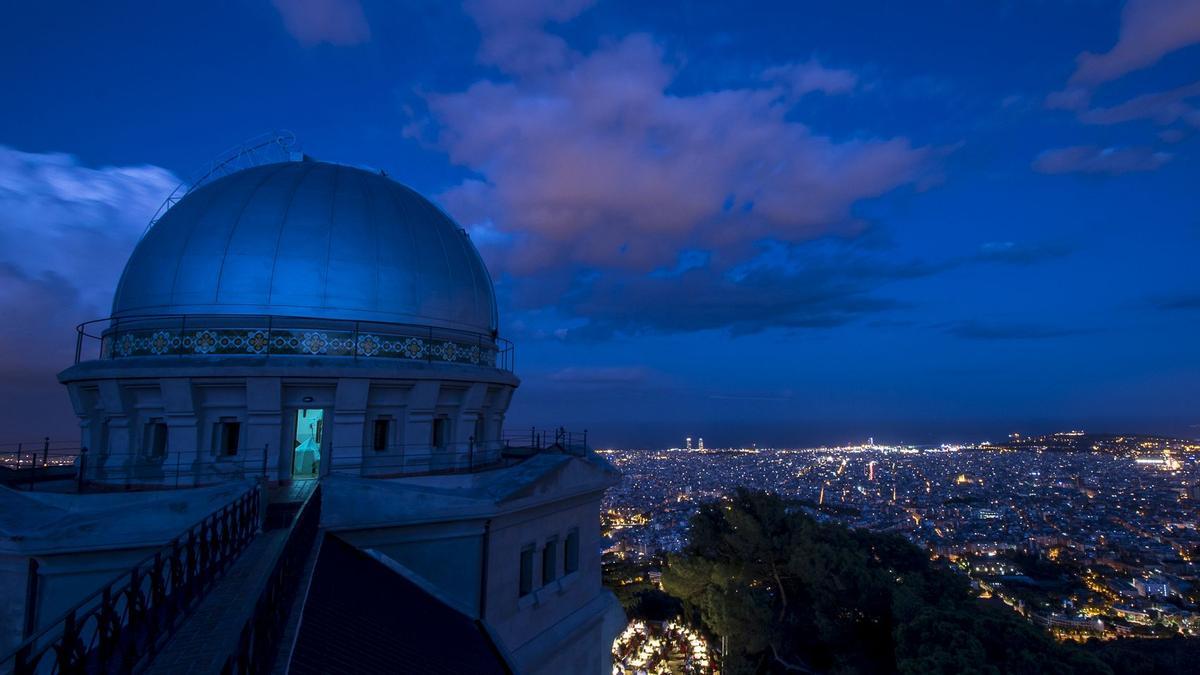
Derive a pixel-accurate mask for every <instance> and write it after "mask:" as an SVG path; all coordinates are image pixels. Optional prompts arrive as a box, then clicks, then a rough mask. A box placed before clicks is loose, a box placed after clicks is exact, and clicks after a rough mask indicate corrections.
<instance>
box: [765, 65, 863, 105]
mask: <svg viewBox="0 0 1200 675" xmlns="http://www.w3.org/2000/svg"><path fill="white" fill-rule="evenodd" d="M763 79H765V80H768V81H772V82H777V83H779V84H782V85H784V86H786V87H787V88H788V89H789V90H790V93H791V95H792V96H794V97H800V96H803V95H804V94H807V93H810V92H814V91H819V92H822V93H824V94H845V93H848V92H850V91H853V90H854V88H855V87H856V86H858V75H856V74H855V73H854V71H851V70H845V69H841V68H826V67H825V66H823V65H821V64H820V63H818V62H817V61H816V59H810V60H808V61H805V62H803V63H791V64H788V65H785V66H773V67H771V68H767V69H766V70H764V71H763Z"/></svg>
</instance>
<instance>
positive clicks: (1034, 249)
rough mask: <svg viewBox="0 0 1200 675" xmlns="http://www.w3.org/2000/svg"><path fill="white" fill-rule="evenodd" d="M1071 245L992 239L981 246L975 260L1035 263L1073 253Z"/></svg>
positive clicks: (1018, 263) (1019, 263) (1022, 263)
mask: <svg viewBox="0 0 1200 675" xmlns="http://www.w3.org/2000/svg"><path fill="white" fill-rule="evenodd" d="M1071 251H1072V249H1071V247H1069V246H1065V245H1062V244H1023V243H1020V242H1013V241H990V242H988V243H986V244H983V245H982V246H980V247H979V253H977V254H976V255H975V258H974V259H975V260H978V261H980V262H996V263H1008V264H1013V265H1033V264H1036V263H1040V262H1045V261H1047V260H1053V259H1055V258H1062V257H1065V256H1068V255H1070V254H1071Z"/></svg>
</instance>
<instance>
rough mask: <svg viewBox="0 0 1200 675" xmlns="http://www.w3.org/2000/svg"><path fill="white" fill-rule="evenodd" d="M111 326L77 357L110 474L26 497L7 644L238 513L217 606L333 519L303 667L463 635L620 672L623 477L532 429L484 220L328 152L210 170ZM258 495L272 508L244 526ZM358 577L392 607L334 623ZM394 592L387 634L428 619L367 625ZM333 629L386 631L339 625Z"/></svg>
mask: <svg viewBox="0 0 1200 675" xmlns="http://www.w3.org/2000/svg"><path fill="white" fill-rule="evenodd" d="M92 325H94V326H95V328H88V327H86V326H85V329H84V332H83V333H82V334H81V341H80V344H79V349H78V350H77V353H78V356H77V362H76V363H75V364H74V365H73V366H71V367H69V368H67V369H66V370H65V371H63V372H62V373H61V374H60V376H59V379H60V380H61V381H62V382H63V383H64V384H65V385H66V387H67V389H68V391H69V393H70V399H71V402H72V405H73V406H74V409H75V411H76V413H77V415H78V416H79V419H80V425H81V431H82V445H83V446H84V447H86V448H87V451H86V452H84V453H83V454H82V457H81V459H80V462H79V470H78V471H79V476H78V479H79V483H78V485H79V487H80V488H84V489H79V490H78V491H76V492H64V493H62V494H53V495H49V494H39V493H18V492H14V491H11V490H5V491H4V493H3V494H0V501H2V502H3V503H0V508H3V509H4V511H5V513H6V515H7V516H8V518H6V519H5V520H4V521H3V522H0V528H3V530H2V531H0V535H3V536H2V537H0V580H2V581H4V582H5V583H6V587H7V588H8V589H10V591H9V592H6V596H5V606H4V608H3V614H2V615H0V652H7V651H8V650H9V649H11V648H13V647H15V646H17V645H18V644H19V643H20V642H21V640H22V638H27V637H29V636H33V638H32V642H31V640H30V639H26V640H25V646H24V649H25V650H26V653H25V655H24V656H21V655H18V658H32V657H36V656H37V654H38V651H39V649H41V646H42V645H44V644H48V643H50V642H52V641H53V640H55V639H58V638H56V637H55V635H56V633H55V631H58V632H59V633H61V631H62V629H63V627H62V626H60V625H57V624H56V623H55V621H56V619H57V618H58V617H59V615H61V614H62V612H63V611H65V610H68V609H70V608H72V607H76V606H77V605H78V603H79V602H80V601H82V600H84V596H86V595H88V594H89V593H90V592H92V591H94V590H96V589H97V588H100V587H101V586H102V585H103V584H104V583H106V582H107V581H108V580H109V579H111V578H112V577H114V576H115V575H117V574H119V573H121V572H122V571H125V570H128V569H129V568H130V566H131V565H134V564H135V563H137V561H138V560H141V559H144V558H145V557H146V556H147V555H150V554H153V553H155V552H156V551H160V548H161V547H162V546H163V545H164V544H167V543H168V542H171V541H172V539H173V538H175V537H176V536H178V535H180V534H181V533H187V532H190V531H189V530H188V528H189V527H190V526H192V524H193V523H195V522H196V521H197V520H199V519H201V518H202V517H204V516H205V515H206V514H209V513H211V512H212V511H214V510H218V515H220V514H221V513H227V511H222V509H229V508H234V509H235V511H236V513H233V514H232V515H230V516H229V519H227V520H226V521H221V522H222V524H219V525H218V526H217V528H218V530H219V528H220V527H225V528H226V530H222V531H216V533H215V534H213V535H212V536H213V537H216V538H220V537H224V539H220V542H218V541H217V539H213V541H214V542H216V543H214V544H213V545H214V546H218V547H220V548H219V550H218V552H217V553H212V554H211V556H216V557H217V558H221V556H225V558H222V560H223V562H221V565H222V566H223V567H222V569H216V570H215V571H214V572H213V576H214V579H215V581H213V583H215V584H216V586H215V588H216V590H214V591H212V592H211V593H210V594H209V595H208V597H205V598H202V599H199V600H198V601H197V602H199V603H211V602H216V601H217V600H216V599H215V598H217V597H219V596H221V592H220V589H221V587H222V585H228V584H238V583H242V584H246V583H250V584H251V587H250V588H249V589H248V590H247V591H246V592H245V593H240V592H239V593H238V594H234V595H236V596H238V597H239V598H240V599H239V603H242V602H244V603H245V604H246V605H247V606H248V607H250V608H253V607H254V598H257V597H260V596H261V597H267V595H269V594H267V593H266V590H265V589H266V586H262V587H261V588H260V587H257V586H253V582H252V581H253V580H251V581H247V580H246V579H244V578H241V577H239V575H237V574H223V572H224V567H229V566H232V567H238V566H247V565H249V566H253V565H260V566H263V567H264V569H272V567H271V565H269V564H268V562H270V561H271V560H276V558H272V557H268V558H261V556H276V557H277V558H278V560H279V561H283V560H284V559H286V558H287V557H288V554H287V550H289V549H288V548H287V547H289V546H291V545H292V544H291V540H292V539H296V538H297V537H300V536H301V535H300V531H301V530H302V529H304V525H303V523H306V522H308V521H306V520H305V518H306V515H305V514H308V515H309V517H310V519H311V520H312V524H313V528H312V529H314V530H315V531H316V534H313V535H312V537H313V544H312V545H311V549H310V550H302V551H301V553H305V554H306V555H302V556H298V557H297V560H300V561H304V560H307V563H304V566H303V568H302V569H303V573H302V574H300V575H299V578H300V579H301V580H300V581H298V582H296V583H297V586H296V587H295V590H294V596H295V598H294V600H287V601H286V602H289V603H290V608H291V611H290V613H288V612H285V613H284V614H285V615H287V616H290V617H291V618H290V619H288V624H287V625H286V626H280V627H279V628H280V635H279V636H278V640H279V642H278V645H277V647H278V649H279V652H278V654H277V655H276V656H275V658H274V663H276V664H278V663H280V660H281V659H282V660H286V662H288V663H291V665H292V666H293V668H294V669H295V670H296V671H297V672H328V671H329V670H330V669H336V668H335V667H334V666H333V662H329V661H323V660H322V659H341V661H340V663H341V664H342V667H347V664H349V665H350V666H353V664H354V663H356V662H357V661H356V660H357V659H363V661H362V664H361V669H363V670H370V669H371V667H370V664H372V663H373V664H375V665H377V666H378V665H381V664H383V665H386V664H391V666H394V668H393V667H387V670H396V671H401V670H407V669H410V667H411V668H416V666H415V665H414V664H407V665H405V664H400V663H395V662H394V661H395V659H398V658H400V655H401V654H410V655H411V654H421V653H423V652H422V650H424V652H433V651H434V650H435V648H436V649H437V653H436V654H434V655H433V656H429V655H428V654H427V656H429V658H431V659H433V660H432V661H430V662H431V663H437V662H438V658H439V657H438V656H437V654H440V655H441V657H442V658H445V659H446V661H445V663H444V664H443V665H448V666H453V668H452V669H471V670H476V669H479V672H486V671H488V670H492V669H494V670H496V671H497V672H503V671H506V670H508V671H517V672H522V673H563V672H608V670H609V668H610V666H609V659H610V645H611V644H612V639H613V637H614V636H615V635H616V634H617V633H618V632H619V631H620V629H621V628H622V627H623V626H624V617H623V615H622V613H621V610H620V606H619V604H617V602H616V600H615V598H614V597H613V596H612V595H611V593H609V592H608V591H607V590H605V589H604V588H603V587H602V586H601V582H600V547H601V537H600V521H599V509H600V499H601V497H602V495H603V493H604V491H605V489H607V488H608V487H609V486H610V485H612V484H613V483H614V482H615V481H616V480H617V473H616V471H615V470H614V469H613V468H612V467H611V466H610V465H609V464H608V463H607V462H606V461H605V460H603V459H602V458H600V457H598V456H597V455H595V454H594V453H593V452H592V451H591V450H590V449H589V448H588V447H587V444H586V436H579V435H574V434H570V433H568V432H566V431H565V430H558V431H552V432H546V433H538V432H532V433H529V432H524V433H522V434H520V435H519V437H517V438H516V439H514V438H506V437H505V435H504V431H503V428H504V426H503V425H504V419H505V414H506V411H507V409H508V405H509V401H510V398H511V397H512V395H513V392H514V391H515V389H516V388H517V386H518V384H519V380H518V379H517V377H516V376H515V375H514V374H513V372H512V369H511V364H512V353H511V351H512V348H511V346H509V345H508V343H507V342H505V341H504V340H502V339H501V338H500V337H499V333H498V319H497V311H496V303H495V296H494V292H493V289H492V283H491V278H490V276H489V275H488V272H487V269H486V268H485V266H484V264H483V261H482V260H481V258H480V257H479V254H478V252H477V251H476V249H475V247H474V246H473V245H472V243H471V241H470V239H469V238H468V236H467V234H466V233H465V231H463V230H462V229H461V228H459V227H458V226H457V225H456V224H455V223H454V222H453V221H452V220H451V219H450V218H449V217H448V216H446V215H445V214H444V213H443V212H442V211H440V210H439V209H438V208H437V207H435V206H434V205H433V204H432V203H430V202H429V201H427V200H426V199H425V198H423V197H421V196H420V195H419V194H417V193H416V192H414V191H412V190H410V189H408V188H406V187H404V186H402V185H400V184H398V183H396V182H394V181H392V180H390V179H389V178H387V177H386V176H384V175H382V174H380V173H374V172H369V171H365V170H362V169H357V168H352V167H348V166H341V165H335V164H329V163H323V162H317V161H312V160H310V159H308V158H306V157H294V158H293V161H288V162H278V163H271V164H263V165H259V166H253V167H250V168H246V169H243V170H240V171H237V172H233V173H230V174H228V175H224V176H220V177H214V178H213V179H211V180H206V181H203V182H202V183H200V184H198V185H196V186H193V187H192V189H191V190H190V191H189V192H188V193H187V194H186V195H185V196H183V197H182V199H180V200H178V202H177V203H175V204H174V205H173V206H171V208H169V210H167V211H166V212H165V214H163V215H162V217H161V218H160V219H158V220H157V221H156V222H155V223H154V224H153V226H152V227H151V228H150V229H149V230H148V231H147V233H146V235H145V236H144V237H143V239H142V240H141V241H140V242H139V244H138V245H137V247H136V249H135V250H134V252H133V254H132V255H131V257H130V259H129V262H128V264H127V266H126V268H125V271H124V274H123V275H122V278H121V281H120V284H119V286H118V288H117V291H116V294H115V299H114V302H113V311H112V317H111V318H110V319H106V320H103V321H101V322H97V323H94V324H92ZM250 497H253V499H252V500H250V499H249V498H250ZM238 500H241V501H238ZM230 505H236V507H233V506H230ZM248 509H253V510H254V511H253V514H252V515H253V518H254V519H255V521H256V523H257V524H263V523H264V522H265V528H264V527H249V528H247V527H244V523H242V521H241V520H239V518H244V514H245V512H247V510H248ZM296 513H299V514H300V515H299V516H296V515H295V514H296ZM229 522H233V525H232V528H230V526H229ZM239 523H242V524H239ZM318 525H319V528H318V527H317V526H318ZM230 529H232V531H233V532H234V533H235V534H234V535H232V539H230V535H229V534H228V530H230ZM263 529H265V531H264V532H262V533H261V534H257V535H255V532H258V531H261V530H263ZM208 536H209V533H208V530H204V531H203V532H202V534H201V537H200V541H201V544H202V545H203V546H208V540H207V539H206V537H208ZM231 541H232V543H230V542H231ZM273 541H274V542H276V543H271V542H273ZM176 544H178V542H176ZM184 545H187V542H185V543H184ZM297 546H298V547H299V548H301V549H303V548H304V546H303V543H301V544H298V545H297ZM178 548H179V545H177V546H176V550H177V549H178ZM205 551H206V553H205V555H210V554H209V553H208V552H207V551H208V549H205ZM281 551H283V552H282V553H281ZM161 556H166V557H168V558H169V560H168V562H167V563H165V564H166V565H167V567H171V570H169V572H162V570H161V569H158V570H151V572H153V574H156V575H158V576H157V577H155V578H167V577H169V576H170V572H174V571H176V570H175V569H174V567H175V566H183V565H185V564H188V563H187V562H186V555H182V554H180V555H179V556H173V555H172V554H170V553H160V557H161ZM211 556H210V557H211ZM255 556H260V558H258V559H256V558H255ZM206 560H207V559H201V560H200V566H201V567H203V566H204V564H206ZM193 562H194V561H193ZM159 564H160V567H161V565H162V563H161V562H160V563H159ZM283 564H284V563H283V562H276V563H275V564H274V568H275V569H278V568H280V567H281V566H282V565H283ZM295 564H296V565H300V564H301V563H300V562H297V563H295ZM185 571H186V570H185ZM151 572H147V574H149V573H151ZM191 573H192V572H188V574H191ZM164 575H165V576H164ZM135 576H136V575H135ZM272 578H273V577H272ZM368 579H374V580H376V581H375V582H372V583H371V584H367V582H366V581H364V580H368ZM164 583H165V582H164ZM172 583H174V582H172ZM263 583H264V584H265V583H267V582H265V581H264V582H263ZM355 583H357V584H358V585H357V586H355V585H354V584H355ZM14 589H15V591H16V592H12V591H13V590H14ZM330 589H336V591H334V590H330ZM226 590H227V591H228V589H226ZM249 593H252V594H249ZM355 593H357V594H359V596H361V597H358V599H357V600H355V601H354V602H355V603H356V605H355V606H361V607H363V608H368V609H363V610H362V612H359V611H358V610H354V609H352V610H351V611H350V612H349V614H348V618H347V619H346V621H347V622H348V623H349V624H350V625H343V626H328V625H326V624H323V623H322V621H323V619H322V618H321V616H327V615H329V614H330V613H333V612H336V611H337V610H338V607H337V603H339V602H341V603H346V602H350V600H349V598H355V597H356V596H355V595H354V594H355ZM247 594H249V595H247ZM226 595H229V593H226ZM272 597H274V596H272ZM275 601H280V600H279V599H278V598H276V599H275ZM89 602H90V601H89ZM370 607H377V610H378V617H379V618H377V619H375V621H376V623H377V625H376V626H375V627H374V628H375V630H378V626H382V625H393V626H395V630H397V631H400V632H401V634H398V635H388V639H387V640H386V641H383V642H381V641H379V640H368V639H367V637H365V636H369V635H370V634H371V632H370V630H367V627H363V630H358V628H359V627H360V626H358V625H357V623H355V622H358V623H362V622H367V621H371V620H372V619H371V615H370V610H369V608H370ZM422 608H425V609H422ZM77 613H78V614H79V615H80V616H83V615H84V614H86V608H83V609H78V608H77ZM360 614H361V615H360ZM396 614H399V615H404V616H401V617H399V618H397V617H396V616H395V615H396ZM408 614H412V616H408ZM203 615H204V613H197V616H203ZM318 615H320V616H318ZM423 617H424V618H423ZM404 620H408V621H416V622H417V623H418V624H420V623H421V622H422V621H425V624H422V625H412V626H409V627H408V628H404V627H403V626H401V625H400V624H396V623H395V622H396V621H404ZM439 621H440V622H442V623H438V622H439ZM246 625H248V626H249V625H250V624H249V623H247V624H246ZM239 626H241V624H237V625H235V626H233V628H238V627H239ZM439 626H440V627H441V628H439ZM326 628H328V629H329V631H334V629H338V630H336V634H337V635H355V636H357V637H356V638H355V639H357V640H359V641H361V644H360V643H359V642H355V639H350V638H347V639H345V640H342V641H340V642H337V643H335V642H334V639H333V638H332V637H331V636H332V635H333V634H334V633H333V632H325V629H326ZM419 629H428V630H430V631H432V633H431V634H435V635H437V636H441V639H443V640H445V638H446V636H447V635H449V640H448V642H450V643H454V644H459V645H460V646H461V649H459V648H455V649H442V648H439V643H438V642H437V641H436V640H433V639H430V640H423V639H420V637H419V636H420V635H421V633H420V632H419ZM435 629H437V630H435ZM205 630H206V627H205V626H204V625H203V623H202V620H201V619H191V618H189V619H187V620H186V621H184V622H183V623H182V626H180V627H179V628H178V631H177V633H178V634H177V635H176V636H175V637H172V638H171V639H170V641H166V643H165V644H164V645H160V646H159V649H158V655H157V656H156V657H155V659H154V662H153V663H151V664H150V666H151V669H152V670H153V669H155V668H157V669H158V670H164V669H166V670H170V669H171V667H172V666H171V664H173V663H182V661H178V659H184V658H187V657H186V653H187V650H186V649H184V648H181V647H179V646H178V645H177V643H178V642H179V641H180V640H182V639H183V636H184V635H186V634H187V633H188V632H189V631H191V632H193V633H195V632H198V631H199V632H202V633H203V632H204V631H205ZM246 630H250V629H249V628H247V629H246ZM222 631H223V632H222ZM406 631H407V633H406ZM68 632H69V629H68ZM152 632H153V631H152ZM460 633H461V634H462V639H461V641H457V640H456V639H455V636H457V635H459V634H460ZM289 635H290V636H291V641H290V642H289V641H288V639H289V638H288V636H289ZM39 636H40V637H39ZM222 636H224V638H225V640H224V642H223V641H222ZM297 636H298V637H297ZM244 637H245V636H244V635H239V634H238V632H237V631H236V630H234V631H232V633H231V632H230V628H229V627H228V626H222V627H221V630H216V631H214V632H211V633H208V634H206V635H205V639H206V642H205V644H206V645H207V649H208V650H209V651H210V652H212V653H214V654H217V655H218V656H220V655H222V654H226V653H241V652H239V651H238V650H239V649H242V650H244V649H247V648H246V647H245V646H244V643H245V642H246V640H245V639H242V638H244ZM126 639H128V638H126ZM339 639H340V638H339ZM406 640H408V641H409V642H413V644H405V641H406ZM471 645H476V647H478V648H472V647H471ZM478 645H485V646H486V648H485V647H480V646H478ZM389 650H391V651H389ZM46 653H49V652H46ZM31 655H32V656H31ZM471 655H473V656H471ZM468 657H469V658H473V659H476V661H470V660H469V658H468ZM45 658H51V657H45ZM239 658H240V657H239ZM255 658H261V654H256V655H255ZM173 659H176V660H173ZM371 659H374V661H372V660H371ZM455 659H460V660H458V661H456V660H455ZM461 659H468V660H461ZM488 659H492V661H493V662H491V663H488V664H485V665H480V663H481V661H480V660H482V661H488ZM223 663H226V664H228V663H230V661H225V662H223ZM142 665H145V664H142ZM493 667H494V668H493ZM0 669H2V668H0Z"/></svg>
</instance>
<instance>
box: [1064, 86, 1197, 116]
mask: <svg viewBox="0 0 1200 675" xmlns="http://www.w3.org/2000/svg"><path fill="white" fill-rule="evenodd" d="M1197 97H1200V82H1193V83H1192V84H1188V85H1185V86H1182V87H1178V88H1176V89H1171V90H1168V91H1160V92H1154V93H1151V94H1143V95H1141V96H1135V97H1134V98H1131V99H1129V100H1128V101H1125V102H1123V103H1120V104H1117V105H1114V106H1111V107H1107V108H1100V107H1096V108H1091V109H1085V110H1081V111H1080V113H1079V119H1080V121H1082V122H1085V123H1087V124H1119V123H1121V122H1131V121H1134V120H1150V121H1152V122H1154V123H1155V124H1159V125H1168V124H1173V123H1175V122H1176V121H1179V120H1182V121H1184V122H1186V123H1187V124H1190V125H1191V126H1194V127H1200V110H1197V108H1196V107H1195V106H1194V105H1191V104H1189V103H1187V101H1188V100H1189V99H1193V98H1197Z"/></svg>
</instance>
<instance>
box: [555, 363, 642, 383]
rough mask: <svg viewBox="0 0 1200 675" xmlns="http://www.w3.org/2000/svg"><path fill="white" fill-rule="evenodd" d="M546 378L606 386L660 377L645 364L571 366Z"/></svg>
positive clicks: (559, 381) (562, 381) (563, 381)
mask: <svg viewBox="0 0 1200 675" xmlns="http://www.w3.org/2000/svg"><path fill="white" fill-rule="evenodd" d="M546 379H547V380H548V381H550V382H557V383H561V384H570V385H586V386H597V385H600V386H605V385H614V384H615V385H630V384H641V383H643V382H647V381H650V380H656V379H658V377H657V374H656V373H655V372H654V371H652V370H651V369H649V368H646V367H644V366H570V367H567V368H563V369H561V370H558V371H555V372H553V373H551V374H550V375H549V376H548V377H547V378H546Z"/></svg>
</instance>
